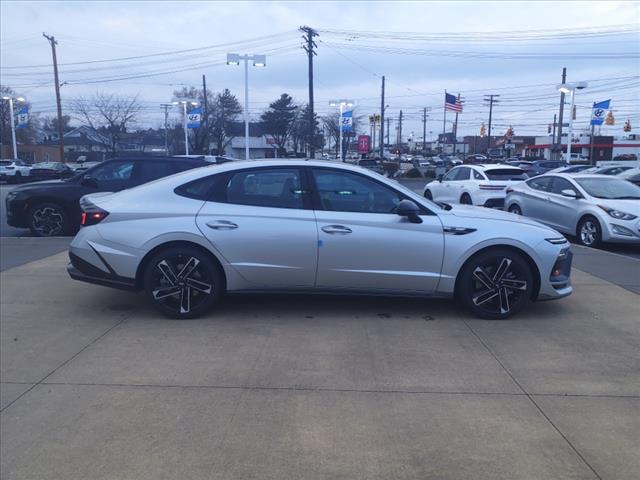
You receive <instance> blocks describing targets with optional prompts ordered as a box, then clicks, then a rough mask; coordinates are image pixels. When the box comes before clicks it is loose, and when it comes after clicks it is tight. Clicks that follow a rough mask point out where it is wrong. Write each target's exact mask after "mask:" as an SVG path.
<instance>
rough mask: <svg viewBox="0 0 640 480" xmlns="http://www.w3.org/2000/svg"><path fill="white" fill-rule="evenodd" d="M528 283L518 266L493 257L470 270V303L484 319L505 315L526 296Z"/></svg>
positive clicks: (504, 259)
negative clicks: (471, 272) (485, 316)
mask: <svg viewBox="0 0 640 480" xmlns="http://www.w3.org/2000/svg"><path fill="white" fill-rule="evenodd" d="M528 286H529V281H528V279H527V275H526V274H525V272H524V271H522V268H521V267H520V265H518V264H516V263H514V262H513V260H511V259H510V258H507V257H495V258H494V259H492V260H490V261H485V262H482V263H481V264H478V265H476V266H475V268H474V269H473V275H472V287H471V301H472V302H473V305H474V306H475V307H476V308H477V309H478V310H479V311H481V312H482V313H483V314H484V315H487V316H501V317H502V316H508V315H509V314H511V313H512V310H513V309H514V308H515V306H516V305H519V304H520V303H521V302H522V300H523V298H526V296H527V295H528Z"/></svg>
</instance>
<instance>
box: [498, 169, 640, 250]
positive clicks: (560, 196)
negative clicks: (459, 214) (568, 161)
mask: <svg viewBox="0 0 640 480" xmlns="http://www.w3.org/2000/svg"><path fill="white" fill-rule="evenodd" d="M506 205H507V209H508V211H509V212H511V213H515V214H518V215H526V216H527V217H530V218H533V219H535V220H538V221H540V222H542V223H544V224H546V225H549V226H550V227H552V228H554V229H556V230H558V231H559V232H562V233H566V234H568V235H575V236H576V237H577V239H578V241H579V242H580V243H581V244H582V245H586V246H588V247H595V246H598V245H599V244H600V243H602V242H619V243H635V244H640V220H638V217H640V187H638V186H637V185H633V184H632V183H630V182H627V181H625V180H621V179H619V178H616V177H612V176H605V175H589V174H575V175H568V174H564V173H556V174H548V175H542V176H539V177H535V178H532V179H530V180H527V181H526V182H523V183H521V184H519V185H515V186H513V187H510V188H508V189H507V199H506Z"/></svg>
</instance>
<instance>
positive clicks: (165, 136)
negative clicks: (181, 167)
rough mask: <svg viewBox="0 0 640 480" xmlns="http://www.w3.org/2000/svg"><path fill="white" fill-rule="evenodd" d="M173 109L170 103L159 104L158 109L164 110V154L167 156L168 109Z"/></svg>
mask: <svg viewBox="0 0 640 480" xmlns="http://www.w3.org/2000/svg"><path fill="white" fill-rule="evenodd" d="M171 107H173V104H172V103H161V104H160V108H163V109H164V153H165V155H166V156H169V132H168V130H167V129H168V128H169V109H170V108H171Z"/></svg>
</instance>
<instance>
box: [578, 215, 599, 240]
mask: <svg viewBox="0 0 640 480" xmlns="http://www.w3.org/2000/svg"><path fill="white" fill-rule="evenodd" d="M576 233H577V235H576V236H577V237H578V242H580V244H582V245H584V246H585V247H598V246H599V245H600V244H601V243H602V229H601V228H600V222H598V220H597V219H596V218H595V217H584V218H583V219H582V220H580V223H578V231H577V232H576Z"/></svg>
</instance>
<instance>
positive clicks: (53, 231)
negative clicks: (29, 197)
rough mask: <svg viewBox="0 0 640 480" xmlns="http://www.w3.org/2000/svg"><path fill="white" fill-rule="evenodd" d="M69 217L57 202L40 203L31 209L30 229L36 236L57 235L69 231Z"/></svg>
mask: <svg viewBox="0 0 640 480" xmlns="http://www.w3.org/2000/svg"><path fill="white" fill-rule="evenodd" d="M67 227H68V218H67V214H66V212H65V211H64V209H63V208H62V207H61V206H60V205H57V204H55V203H48V202H47V203H39V204H37V205H34V206H33V207H31V209H30V210H29V230H31V233H33V234H34V235H35V236H36V237H55V236H58V235H63V234H64V233H65V232H66V231H67Z"/></svg>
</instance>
